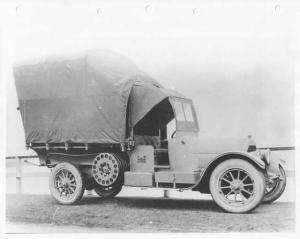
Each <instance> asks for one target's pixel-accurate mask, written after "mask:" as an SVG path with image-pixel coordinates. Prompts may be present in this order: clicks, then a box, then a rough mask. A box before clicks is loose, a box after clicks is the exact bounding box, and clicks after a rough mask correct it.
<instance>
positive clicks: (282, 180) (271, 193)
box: [263, 165, 286, 203]
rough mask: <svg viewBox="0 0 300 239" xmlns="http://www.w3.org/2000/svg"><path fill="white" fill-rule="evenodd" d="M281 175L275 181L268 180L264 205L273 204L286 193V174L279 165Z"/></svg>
mask: <svg viewBox="0 0 300 239" xmlns="http://www.w3.org/2000/svg"><path fill="white" fill-rule="evenodd" d="M279 171H280V174H279V175H278V177H276V178H275V179H272V178H268V179H267V183H266V189H265V196H264V198H263V202H264V203H272V202H274V201H275V200H277V199H278V198H279V197H280V196H281V195H282V194H283V192H284V190H285V186H286V174H285V171H284V169H283V167H281V166H280V165H279Z"/></svg>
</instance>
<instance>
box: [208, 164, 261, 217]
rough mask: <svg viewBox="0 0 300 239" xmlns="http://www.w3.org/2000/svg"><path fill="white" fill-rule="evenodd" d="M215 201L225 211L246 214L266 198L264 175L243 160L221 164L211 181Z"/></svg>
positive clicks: (212, 175) (215, 170) (210, 185)
mask: <svg viewBox="0 0 300 239" xmlns="http://www.w3.org/2000/svg"><path fill="white" fill-rule="evenodd" d="M209 187H210V192H211V194H212V197H213V199H214V201H215V202H216V203H217V204H218V205H219V206H220V207H221V208H222V209H224V210H225V211H227V212H231V213H245V212H249V211H251V210H253V209H254V208H256V207H257V206H258V205H259V204H260V202H261V200H262V199H263V196H264V190H265V179H264V176H263V173H262V172H261V171H260V170H259V169H257V168H256V167H255V166H253V165H252V164H251V163H249V162H247V161H245V160H242V159H229V160H226V161H224V162H222V163H220V164H219V165H218V166H217V167H216V168H215V169H214V171H213V172H212V174H211V177H210V181H209Z"/></svg>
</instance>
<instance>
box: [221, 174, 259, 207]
mask: <svg viewBox="0 0 300 239" xmlns="http://www.w3.org/2000/svg"><path fill="white" fill-rule="evenodd" d="M219 187H220V190H219V192H220V194H222V195H223V196H224V200H225V201H227V202H229V203H237V204H240V203H242V204H244V203H245V202H247V201H248V200H249V199H250V198H251V197H252V195H253V190H254V182H253V180H252V178H251V177H250V175H249V174H248V173H247V172H246V171H244V170H242V169H230V170H228V171H226V172H225V173H224V174H223V175H222V176H221V177H220V179H219Z"/></svg>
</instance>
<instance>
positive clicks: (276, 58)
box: [2, 1, 299, 155]
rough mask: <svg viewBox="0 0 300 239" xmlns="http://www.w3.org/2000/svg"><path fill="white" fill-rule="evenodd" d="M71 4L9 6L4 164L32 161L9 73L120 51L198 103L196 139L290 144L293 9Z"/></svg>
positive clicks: (280, 5)
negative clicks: (12, 158) (47, 60)
mask: <svg viewBox="0 0 300 239" xmlns="http://www.w3.org/2000/svg"><path fill="white" fill-rule="evenodd" d="M27 2H28V1H27ZM70 2H71V1H64V4H61V5H55V4H51V5H49V4H48V5H45V4H43V5H42V4H40V5H38V4H37V3H38V1H33V2H32V3H30V2H29V4H26V1H22V3H18V1H15V4H11V5H9V6H7V10H6V19H7V22H6V28H5V29H4V30H5V31H4V38H3V43H4V45H3V49H2V52H3V53H5V54H4V57H3V60H4V62H5V66H6V68H5V69H6V71H5V74H6V75H5V78H6V100H7V114H6V116H7V117H6V118H7V122H6V132H7V138H6V143H7V153H6V154H7V155H12V154H22V153H24V152H26V151H24V140H25V139H24V133H23V126H22V122H21V117H20V115H19V112H18V111H16V107H17V96H16V90H15V85H14V80H13V75H12V71H11V65H12V64H13V63H14V62H18V61H23V60H26V59H31V58H36V57H41V56H46V55H52V54H57V53H58V54H61V53H65V52H80V51H82V50H84V49H89V48H104V49H110V50H114V51H117V52H120V53H122V54H124V55H125V56H127V57H129V58H131V59H132V60H133V61H134V62H135V63H136V64H137V65H138V66H139V67H140V68H141V69H143V70H144V71H145V72H147V73H148V74H149V75H151V76H152V77H154V78H156V79H157V80H158V81H160V82H161V83H162V84H163V85H164V86H165V87H168V88H172V89H176V90H177V91H179V92H181V93H182V94H184V95H186V96H187V97H189V98H191V99H193V101H194V104H195V106H196V111H197V113H198V119H199V124H200V133H203V134H208V135H213V136H215V137H216V136H220V137H245V138H246V137H247V135H248V134H252V135H253V136H254V138H255V139H256V141H257V143H258V145H259V146H293V145H294V142H293V141H294V140H293V137H294V136H293V134H294V80H295V79H294V68H295V61H296V58H297V57H298V54H299V52H298V51H297V49H296V47H297V45H296V44H297V38H296V27H297V26H296V21H295V19H294V18H293V16H294V14H295V11H296V10H295V8H294V5H293V4H292V2H289V1H263V3H262V2H261V1H231V2H230V1H229V2H228V1H226V3H225V2H224V1H220V2H216V1H181V4H179V3H178V2H175V3H174V2H173V4H171V1H131V2H130V1H129V2H128V1H126V4H123V5H120V4H117V3H119V2H122V1H113V3H112V2H108V1H107V2H105V1H86V4H84V5H79V4H70Z"/></svg>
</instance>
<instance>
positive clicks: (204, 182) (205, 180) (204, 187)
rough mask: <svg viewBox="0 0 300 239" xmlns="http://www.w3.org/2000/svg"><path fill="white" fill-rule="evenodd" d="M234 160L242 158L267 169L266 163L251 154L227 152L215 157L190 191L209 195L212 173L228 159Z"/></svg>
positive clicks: (262, 168)
mask: <svg viewBox="0 0 300 239" xmlns="http://www.w3.org/2000/svg"><path fill="white" fill-rule="evenodd" d="M232 158H240V159H242V160H246V161H248V162H250V163H252V164H254V165H256V166H257V167H258V168H260V169H261V170H265V169H266V164H265V163H264V161H263V160H262V159H261V158H259V157H257V156H255V155H253V154H251V153H247V152H244V151H232V152H226V153H223V154H219V155H217V156H216V157H214V158H213V159H212V160H211V161H210V162H209V164H208V166H207V167H206V169H205V170H204V172H202V174H201V176H200V178H199V180H198V181H197V182H196V183H195V184H194V185H193V186H192V187H190V188H189V189H192V190H199V191H200V192H201V193H209V178H210V175H211V173H212V171H213V170H214V168H215V167H216V166H217V165H218V164H220V163H221V162H224V161H226V160H227V159H232Z"/></svg>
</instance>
